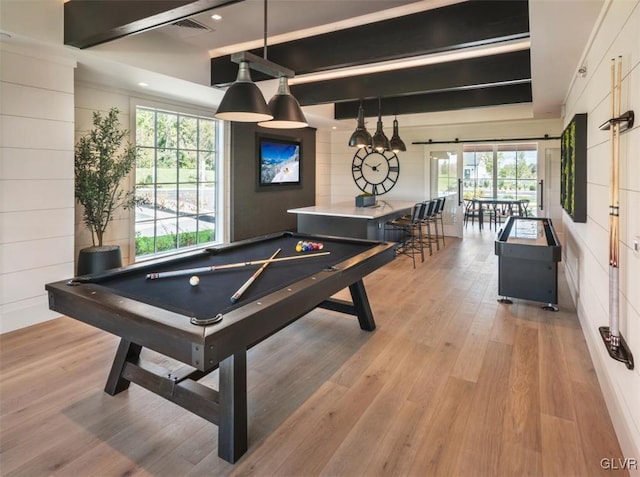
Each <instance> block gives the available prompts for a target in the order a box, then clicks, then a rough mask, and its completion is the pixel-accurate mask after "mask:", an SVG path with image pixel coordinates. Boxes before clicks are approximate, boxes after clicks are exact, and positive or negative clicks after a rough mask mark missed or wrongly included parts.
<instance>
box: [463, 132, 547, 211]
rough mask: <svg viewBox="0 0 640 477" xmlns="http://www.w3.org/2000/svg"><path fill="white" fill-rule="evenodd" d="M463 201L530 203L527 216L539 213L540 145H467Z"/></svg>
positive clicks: (465, 147)
mask: <svg viewBox="0 0 640 477" xmlns="http://www.w3.org/2000/svg"><path fill="white" fill-rule="evenodd" d="M463 178H464V180H463V188H464V192H463V195H464V198H465V199H471V198H473V197H492V198H498V199H517V200H524V201H525V202H526V203H527V207H526V210H527V213H528V214H529V215H535V214H536V211H537V210H538V198H539V194H538V184H539V179H538V145H537V144H536V143H518V144H508V143H505V144H478V145H466V146H464V152H463Z"/></svg>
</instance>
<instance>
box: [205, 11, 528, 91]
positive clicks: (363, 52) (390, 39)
mask: <svg viewBox="0 0 640 477" xmlns="http://www.w3.org/2000/svg"><path fill="white" fill-rule="evenodd" d="M528 37H529V8H528V2H527V1H526V0H510V1H504V0H497V1H494V0H482V1H479V0H472V1H467V2H462V3H457V4H454V5H449V6H445V7H441V8H436V9H433V10H427V11H424V12H420V13H416V14H412V15H406V16H402V17H398V18H392V19H389V20H383V21H380V22H376V23H370V24H368V25H362V26H357V27H353V28H347V29H344V30H337V31H334V32H330V33H325V34H322V35H317V36H312V37H309V38H304V39H300V40H294V41H290V42H286V43H280V44H277V45H273V46H269V47H268V48H267V56H268V58H269V60H271V61H273V62H274V63H277V64H279V65H282V66H284V67H286V68H289V69H291V70H293V71H295V72H296V74H298V75H300V74H306V73H314V72H317V71H325V70H330V69H335V68H343V67H347V66H355V65H362V64H367V63H374V62H379V61H386V60H396V59H401V58H408V57H412V56H417V55H426V54H432V53H440V52H446V51H453V50H456V49H460V48H465V47H470V46H477V45H488V44H494V43H498V42H503V41H506V40H511V39H517V38H528ZM250 52H251V53H253V54H256V55H259V56H262V53H263V52H262V49H261V48H260V49H255V50H251V51H250ZM237 71H238V68H237V66H236V65H235V64H233V63H231V60H230V55H229V56H223V57H219V58H213V59H212V60H211V84H212V85H218V84H228V83H231V82H233V81H234V80H235V79H236V75H237ZM252 76H253V79H254V81H260V80H263V79H267V77H266V76H264V75H261V74H258V73H257V72H252Z"/></svg>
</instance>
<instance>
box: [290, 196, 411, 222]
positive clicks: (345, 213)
mask: <svg viewBox="0 0 640 477" xmlns="http://www.w3.org/2000/svg"><path fill="white" fill-rule="evenodd" d="M415 204H416V203H415V202H408V201H398V200H377V201H376V204H375V205H371V206H369V207H356V206H355V204H354V203H353V202H338V203H335V204H327V205H312V206H310V207H300V208H298V209H289V210H287V212H289V213H291V214H308V215H323V216H330V217H349V218H354V219H366V220H372V219H377V218H380V217H385V216H387V215H391V214H396V215H397V214H398V213H401V212H404V211H408V210H411V208H412V207H413V206H414V205H415Z"/></svg>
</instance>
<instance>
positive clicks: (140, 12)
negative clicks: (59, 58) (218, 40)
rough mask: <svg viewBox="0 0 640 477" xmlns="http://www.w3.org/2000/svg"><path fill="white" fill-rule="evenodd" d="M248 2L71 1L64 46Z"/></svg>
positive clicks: (108, 38) (111, 37)
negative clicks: (223, 6)
mask: <svg viewBox="0 0 640 477" xmlns="http://www.w3.org/2000/svg"><path fill="white" fill-rule="evenodd" d="M241 1H244V0H90V1H88V0H69V1H68V2H66V3H65V4H64V44H65V45H70V46H75V47H78V48H88V47H90V46H95V45H99V44H101V43H106V42H108V41H111V40H115V39H117V38H122V37H124V36H127V35H132V34H134V33H140V32H142V31H146V30H150V29H152V28H156V27H158V26H162V25H167V24H171V23H173V22H176V21H178V20H181V19H183V18H187V17H190V16H192V15H195V14H197V13H201V12H204V11H207V10H210V9H212V8H217V7H220V6H222V5H229V4H232V3H237V2H241Z"/></svg>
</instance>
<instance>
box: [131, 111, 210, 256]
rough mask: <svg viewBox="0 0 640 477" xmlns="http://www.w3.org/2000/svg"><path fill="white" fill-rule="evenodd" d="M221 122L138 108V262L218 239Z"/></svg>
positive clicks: (136, 226) (136, 223) (136, 218)
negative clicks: (141, 200)
mask: <svg viewBox="0 0 640 477" xmlns="http://www.w3.org/2000/svg"><path fill="white" fill-rule="evenodd" d="M217 128H218V122H217V121H215V120H212V119H209V118H203V117H197V116H191V115H186V114H181V113H174V112H167V111H161V110H156V109H151V108H143V107H137V108H136V146H137V147H138V151H139V153H138V162H137V164H136V194H137V196H138V197H141V198H145V199H147V203H148V205H145V206H142V207H137V208H136V217H135V229H136V256H144V255H149V254H153V253H157V252H163V251H167V250H172V249H177V248H181V247H188V246H191V245H196V244H199V243H204V242H210V241H214V240H215V239H216V227H215V225H216V223H215V219H216V217H215V211H216V182H215V180H216V157H217V152H216V145H217V141H218V139H217V138H218V136H217V135H218V131H217Z"/></svg>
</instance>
